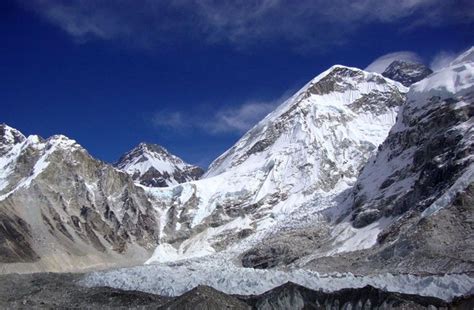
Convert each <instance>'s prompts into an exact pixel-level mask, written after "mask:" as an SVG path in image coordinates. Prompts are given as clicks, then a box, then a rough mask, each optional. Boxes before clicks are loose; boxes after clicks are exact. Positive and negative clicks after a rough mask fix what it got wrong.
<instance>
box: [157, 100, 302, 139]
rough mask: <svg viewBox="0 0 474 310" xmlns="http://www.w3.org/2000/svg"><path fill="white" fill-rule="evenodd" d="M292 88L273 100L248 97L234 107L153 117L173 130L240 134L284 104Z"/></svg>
mask: <svg viewBox="0 0 474 310" xmlns="http://www.w3.org/2000/svg"><path fill="white" fill-rule="evenodd" d="M292 92H293V91H287V92H285V93H284V95H282V96H281V97H279V98H277V99H275V100H269V101H258V100H249V101H246V102H243V103H242V104H239V105H235V106H226V107H222V108H219V109H217V110H215V112H214V113H212V114H209V113H205V112H204V111H205V110H207V109H198V110H197V112H196V111H194V112H190V111H169V110H163V111H157V112H156V113H155V114H154V116H153V117H152V120H151V121H152V123H153V125H154V126H155V127H157V128H161V129H165V130H172V131H174V132H182V133H184V132H189V130H199V131H201V132H203V133H206V134H209V135H220V134H229V133H230V134H242V133H245V132H246V131H247V130H249V129H250V128H252V127H253V126H254V125H255V124H257V123H258V122H259V121H260V120H262V119H263V118H264V117H265V116H266V115H267V114H269V113H270V112H272V111H273V110H275V109H276V108H277V107H278V106H279V105H280V104H281V103H283V102H284V101H285V100H286V99H287V98H288V97H289V96H290V94H291V93H292Z"/></svg>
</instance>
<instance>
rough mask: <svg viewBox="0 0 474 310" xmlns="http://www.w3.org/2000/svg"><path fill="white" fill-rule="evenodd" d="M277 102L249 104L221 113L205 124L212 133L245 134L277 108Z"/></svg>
mask: <svg viewBox="0 0 474 310" xmlns="http://www.w3.org/2000/svg"><path fill="white" fill-rule="evenodd" d="M276 106H277V104H276V103H275V102H270V103H268V102H248V103H244V104H242V105H240V106H238V107H234V108H228V109H224V110H221V111H219V112H218V113H217V114H216V115H215V118H214V119H213V120H212V121H211V122H208V123H206V124H205V127H206V128H208V129H209V130H210V131H211V132H212V133H225V132H237V133H244V132H246V131H247V130H249V129H250V128H251V127H252V126H253V125H255V124H256V123H257V122H258V121H260V120H261V119H263V118H264V117H265V116H266V115H267V114H268V113H270V112H271V111H273V110H274V109H275V108H276Z"/></svg>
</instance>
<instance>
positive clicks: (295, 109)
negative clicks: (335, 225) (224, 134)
mask: <svg viewBox="0 0 474 310" xmlns="http://www.w3.org/2000/svg"><path fill="white" fill-rule="evenodd" d="M406 91H407V88H405V87H404V86H402V85H401V84H399V83H397V82H394V81H392V80H389V79H386V78H384V77H383V76H381V75H379V74H376V73H369V72H364V71H362V70H360V69H356V68H350V67H344V66H339V65H338V66H333V67H331V68H330V69H328V70H327V71H325V72H323V73H322V74H320V75H318V76H317V77H316V78H314V79H313V80H312V81H310V82H309V83H308V84H307V85H305V86H304V87H303V88H302V89H301V90H300V91H298V92H297V93H296V94H295V95H294V96H292V97H291V98H289V99H288V100H287V101H286V102H285V103H283V104H282V105H281V106H280V107H278V108H277V109H276V110H275V111H274V112H272V113H270V114H269V115H268V116H267V117H266V118H265V119H263V120H262V121H261V122H260V123H258V124H257V125H256V126H255V127H254V128H252V129H251V130H250V131H249V132H247V133H246V134H245V135H244V136H243V137H242V138H241V139H240V140H239V141H238V142H237V143H236V144H235V145H234V146H233V147H232V148H230V149H229V150H228V151H227V152H225V153H224V154H223V155H221V156H220V157H219V158H218V159H216V160H215V161H214V162H213V163H212V164H211V166H210V168H209V171H208V172H207V173H206V174H205V176H204V178H203V179H201V180H198V181H193V182H189V183H185V184H182V185H179V186H175V187H171V188H167V189H148V190H147V192H148V194H149V196H150V197H151V199H152V200H153V201H154V204H155V205H157V206H160V207H159V208H160V209H161V210H162V214H161V220H160V222H161V223H162V225H161V229H162V231H161V234H160V240H161V242H160V245H159V247H158V248H157V250H156V251H155V254H154V256H153V258H152V259H151V260H150V262H151V261H168V260H175V259H181V258H185V257H193V256H201V255H206V254H210V253H215V252H218V251H221V250H223V249H229V248H230V247H231V245H233V244H237V243H239V242H240V241H241V240H244V239H245V240H250V239H252V238H248V237H249V236H250V235H252V236H256V235H259V236H261V235H262V234H264V233H266V232H268V231H269V230H272V229H273V228H272V227H274V226H275V225H279V224H281V221H285V220H287V219H289V218H291V215H292V214H298V212H300V214H301V215H302V216H303V214H304V212H303V211H302V210H301V208H303V209H307V208H309V209H310V211H308V212H315V211H316V210H318V209H325V208H327V207H328V205H326V204H322V205H317V204H316V205H314V204H315V201H317V200H322V199H327V198H326V197H330V196H334V195H337V194H339V193H341V192H342V191H344V190H345V189H348V188H350V187H351V186H352V184H353V183H354V182H355V181H356V178H357V175H358V173H359V170H360V169H361V168H362V166H363V165H364V164H365V162H366V160H367V159H368V158H369V157H370V156H371V155H372V154H373V153H374V152H375V150H376V149H377V147H378V145H379V144H381V143H382V142H383V140H384V139H385V137H386V136H387V134H388V131H389V130H390V128H391V127H392V125H393V124H394V123H395V118H396V115H397V112H398V109H399V107H400V106H401V105H402V104H403V103H404V101H405V92H406ZM301 212H303V213H301ZM305 220H309V217H307V218H306V219H305ZM305 220H303V221H305Z"/></svg>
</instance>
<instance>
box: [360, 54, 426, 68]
mask: <svg viewBox="0 0 474 310" xmlns="http://www.w3.org/2000/svg"><path fill="white" fill-rule="evenodd" d="M395 60H404V61H408V62H419V63H423V61H422V59H421V58H420V56H418V55H417V54H416V53H414V52H409V51H400V52H393V53H389V54H385V55H383V56H380V57H379V58H377V59H375V60H374V61H373V62H372V63H371V64H370V65H368V66H367V67H366V68H365V69H364V70H366V71H371V72H377V73H382V72H384V71H385V69H387V67H388V66H389V65H390V64H391V63H392V62H393V61H395Z"/></svg>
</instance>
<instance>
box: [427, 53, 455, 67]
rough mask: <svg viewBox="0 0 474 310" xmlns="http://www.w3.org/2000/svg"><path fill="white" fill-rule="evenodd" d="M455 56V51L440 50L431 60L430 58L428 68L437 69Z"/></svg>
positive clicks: (447, 63)
mask: <svg viewBox="0 0 474 310" xmlns="http://www.w3.org/2000/svg"><path fill="white" fill-rule="evenodd" d="M456 56H457V54H456V53H453V52H447V51H441V52H439V53H438V54H436V55H435V56H434V57H433V60H431V63H430V68H431V69H432V70H433V71H438V70H440V69H442V68H444V67H446V66H447V65H449V63H450V62H451V61H453V60H454V59H455V58H456Z"/></svg>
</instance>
